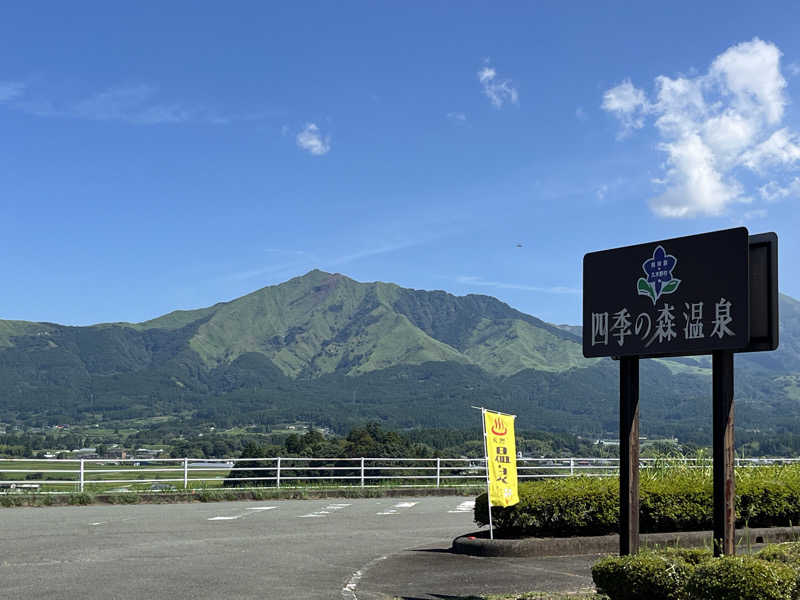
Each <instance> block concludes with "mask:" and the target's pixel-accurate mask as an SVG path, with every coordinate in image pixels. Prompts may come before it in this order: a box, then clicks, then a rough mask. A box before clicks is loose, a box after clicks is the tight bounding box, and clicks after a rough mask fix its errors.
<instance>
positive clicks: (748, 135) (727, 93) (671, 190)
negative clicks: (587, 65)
mask: <svg viewBox="0 0 800 600" xmlns="http://www.w3.org/2000/svg"><path fill="white" fill-rule="evenodd" d="M780 58H781V52H780V50H779V49H778V48H777V47H776V46H775V45H774V44H771V43H768V42H764V41H762V40H760V39H758V38H755V39H753V40H752V41H749V42H743V43H741V44H737V45H735V46H731V47H730V48H728V49H727V50H726V51H725V52H723V53H722V54H720V55H719V56H717V57H716V58H715V59H714V60H713V61H712V63H711V66H710V67H709V69H708V72H707V73H705V74H694V75H692V76H679V77H676V78H671V77H668V76H665V75H660V76H658V77H656V78H655V93H654V98H653V99H652V100H650V99H649V98H648V96H647V94H646V93H645V92H644V91H643V90H642V89H639V88H637V87H636V86H634V85H633V83H632V82H631V81H630V80H625V81H623V82H622V83H621V84H619V85H617V86H615V87H613V88H611V89H609V90H607V91H606V92H605V94H604V96H603V104H602V106H603V108H604V109H605V110H606V111H608V112H610V113H612V114H614V115H615V116H616V117H617V118H618V119H619V121H620V124H621V126H622V127H621V132H620V137H624V136H625V135H627V134H629V133H631V132H633V131H634V130H636V129H641V128H643V127H644V126H645V124H646V123H647V121H648V120H649V119H651V118H652V122H653V124H654V126H655V130H656V133H657V134H658V136H659V137H660V141H659V144H658V148H659V149H660V150H662V151H663V152H664V153H665V154H666V161H665V162H664V165H663V169H664V176H663V177H659V178H655V179H654V182H656V184H657V185H659V186H661V187H663V190H662V191H661V192H660V193H659V194H658V195H656V196H655V197H654V198H652V199H651V200H650V206H651V208H652V210H653V211H654V212H655V213H656V214H658V215H660V216H663V217H694V216H698V215H721V214H724V213H725V212H726V211H727V210H729V208H730V207H731V206H732V205H734V204H736V203H749V202H751V201H752V198H751V196H750V195H748V191H747V189H746V188H745V186H744V185H742V183H741V182H740V181H739V177H738V175H739V174H740V173H739V172H740V171H741V170H742V169H747V170H749V171H751V172H752V173H753V174H755V175H757V176H764V175H767V174H768V173H772V172H774V171H776V170H777V171H782V172H786V171H787V170H790V169H793V168H794V167H796V166H797V165H798V164H800V138H799V137H798V135H797V134H796V133H794V132H792V131H791V130H790V129H789V128H786V127H781V121H782V120H783V117H784V111H785V107H786V105H787V103H788V99H787V96H786V85H787V84H786V80H785V79H784V77H783V75H782V74H781V69H780ZM759 192H760V196H761V198H762V199H764V198H765V192H764V191H763V188H760V189H759ZM749 212H750V214H751V215H754V214H757V210H750V211H749Z"/></svg>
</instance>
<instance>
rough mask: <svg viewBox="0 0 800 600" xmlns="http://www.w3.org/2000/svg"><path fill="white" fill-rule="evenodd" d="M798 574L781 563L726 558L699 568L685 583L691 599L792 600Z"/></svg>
mask: <svg viewBox="0 0 800 600" xmlns="http://www.w3.org/2000/svg"><path fill="white" fill-rule="evenodd" d="M796 580H797V573H796V572H795V570H794V569H792V568H791V567H790V566H788V565H786V564H783V563H780V562H769V561H766V560H761V559H759V558H754V557H752V556H723V557H721V558H717V559H714V560H712V561H710V562H707V563H704V564H701V565H698V566H697V567H696V568H695V570H694V573H693V574H692V576H691V577H690V578H689V581H688V582H687V584H686V593H687V595H688V597H689V598H691V599H692V600H695V599H696V600H793V599H794V598H796V597H797V595H796Z"/></svg>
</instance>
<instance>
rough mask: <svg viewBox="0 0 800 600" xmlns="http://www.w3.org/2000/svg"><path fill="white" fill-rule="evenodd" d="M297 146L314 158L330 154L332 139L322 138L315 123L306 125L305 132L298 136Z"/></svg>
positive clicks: (328, 137)
mask: <svg viewBox="0 0 800 600" xmlns="http://www.w3.org/2000/svg"><path fill="white" fill-rule="evenodd" d="M297 145H298V146H299V147H300V148H302V149H303V150H307V151H308V152H310V153H311V154H313V155H314V156H322V155H323V154H327V153H328V152H330V149H331V138H330V136H326V137H322V134H321V133H320V130H319V127H317V126H316V125H315V124H314V123H306V126H305V127H304V128H303V131H301V132H300V133H298V134H297Z"/></svg>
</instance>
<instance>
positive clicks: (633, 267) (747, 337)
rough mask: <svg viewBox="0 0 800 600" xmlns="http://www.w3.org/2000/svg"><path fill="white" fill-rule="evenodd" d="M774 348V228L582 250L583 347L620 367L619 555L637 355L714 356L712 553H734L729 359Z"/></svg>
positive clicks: (634, 544)
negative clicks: (586, 252)
mask: <svg viewBox="0 0 800 600" xmlns="http://www.w3.org/2000/svg"><path fill="white" fill-rule="evenodd" d="M777 347H778V236H776V235H775V234H774V233H763V234H759V235H754V236H750V235H749V234H748V232H747V229H745V228H744V227H739V228H736V229H727V230H725V231H715V232H712V233H704V234H702V235H693V236H689V237H682V238H675V239H671V240H662V241H659V242H651V243H649V244H639V245H638V246H628V247H626V248H617V249H614V250H606V251H603V252H592V253H589V254H587V255H586V256H584V257H583V354H584V356H586V357H593V356H613V357H618V358H619V366H620V396H619V397H620V429H619V431H620V459H619V460H620V463H619V464H620V479H619V482H620V483H619V485H620V488H619V491H620V554H630V553H635V552H637V551H638V548H639V359H640V358H650V357H656V356H680V355H684V356H685V355H690V354H712V357H713V358H712V378H711V379H712V397H713V432H712V438H713V444H712V446H713V453H714V463H713V475H714V511H713V513H714V516H713V525H714V554H715V555H719V554H734V553H735V552H736V546H735V544H734V542H735V539H734V538H735V526H736V510H735V507H736V502H735V500H736V494H735V487H736V483H735V477H734V462H733V456H734V454H733V451H734V444H733V357H734V353H735V352H758V351H763V350H775V349H776V348H777Z"/></svg>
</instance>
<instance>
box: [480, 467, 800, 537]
mask: <svg viewBox="0 0 800 600" xmlns="http://www.w3.org/2000/svg"><path fill="white" fill-rule="evenodd" d="M736 477H737V483H736V486H737V490H736V492H737V493H736V514H737V517H738V519H737V526H739V527H743V526H748V527H770V526H788V525H791V524H792V523H800V466H797V465H791V466H790V465H785V466H770V467H747V468H741V469H737V471H736ZM519 496H520V502H519V504H517V505H515V506H511V507H508V508H501V507H492V520H493V523H494V525H495V527H496V528H497V530H498V532H499V534H500V535H503V534H507V535H530V536H571V535H602V534H606V533H614V532H616V531H618V528H619V525H618V519H619V480H618V479H617V478H599V477H567V478H563V479H555V480H554V479H549V480H539V481H530V482H525V483H522V484H520V487H519ZM639 504H640V516H639V526H640V531H641V532H642V533H657V532H672V531H705V530H709V529H711V528H712V512H713V511H712V482H711V474H710V471H709V470H708V469H690V468H686V467H672V468H669V467H666V466H663V465H662V466H661V467H660V468H659V469H654V470H651V471H648V470H643V471H642V475H641V480H640V487H639ZM488 520H489V515H488V512H487V505H486V494H481V495H480V496H478V497H477V498H476V502H475V521H476V522H477V523H478V524H480V525H486V524H488Z"/></svg>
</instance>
